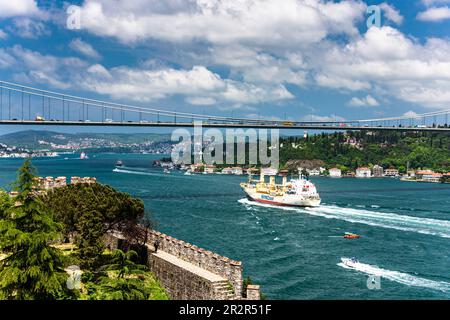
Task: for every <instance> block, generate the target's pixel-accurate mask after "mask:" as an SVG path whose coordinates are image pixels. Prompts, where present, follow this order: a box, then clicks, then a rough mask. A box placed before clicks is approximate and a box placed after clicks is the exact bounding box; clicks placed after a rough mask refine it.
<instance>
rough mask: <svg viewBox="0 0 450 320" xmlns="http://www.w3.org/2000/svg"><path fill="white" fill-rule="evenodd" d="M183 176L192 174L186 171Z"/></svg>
mask: <svg viewBox="0 0 450 320" xmlns="http://www.w3.org/2000/svg"><path fill="white" fill-rule="evenodd" d="M184 175H185V176H191V175H192V173H191V172H190V171H186V172H185V173H184Z"/></svg>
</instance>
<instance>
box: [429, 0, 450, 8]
mask: <svg viewBox="0 0 450 320" xmlns="http://www.w3.org/2000/svg"><path fill="white" fill-rule="evenodd" d="M422 3H423V4H424V5H425V6H427V7H428V6H432V5H435V4H445V3H450V0H422Z"/></svg>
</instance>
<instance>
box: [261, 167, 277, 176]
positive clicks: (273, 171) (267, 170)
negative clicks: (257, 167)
mask: <svg viewBox="0 0 450 320" xmlns="http://www.w3.org/2000/svg"><path fill="white" fill-rule="evenodd" d="M261 172H262V173H263V174H264V175H265V176H276V175H277V174H278V170H277V169H275V168H261Z"/></svg>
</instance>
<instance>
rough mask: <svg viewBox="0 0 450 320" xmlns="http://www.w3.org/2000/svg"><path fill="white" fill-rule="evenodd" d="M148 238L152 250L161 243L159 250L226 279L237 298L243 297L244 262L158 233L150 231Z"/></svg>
mask: <svg viewBox="0 0 450 320" xmlns="http://www.w3.org/2000/svg"><path fill="white" fill-rule="evenodd" d="M148 237H149V238H148V241H147V243H148V245H149V246H150V247H151V248H152V249H154V248H153V245H154V243H155V242H156V241H159V247H158V250H159V249H160V250H163V251H165V252H167V253H169V254H171V255H174V256H176V257H177V258H179V259H181V260H184V261H187V262H190V263H192V264H193V265H196V266H197V267H200V268H202V269H205V270H208V271H210V272H212V273H215V274H218V275H220V276H222V277H224V278H225V279H227V280H228V281H229V282H230V283H231V285H232V286H233V288H234V292H235V295H236V297H241V296H242V280H243V279H242V262H240V261H235V260H231V259H229V258H227V257H223V256H220V255H218V254H217V253H214V252H212V251H209V250H205V249H202V248H199V247H197V246H195V245H193V244H190V243H187V242H185V241H182V240H178V239H175V238H173V237H171V236H168V235H166V234H164V233H161V232H158V231H153V230H152V231H150V233H149V235H148Z"/></svg>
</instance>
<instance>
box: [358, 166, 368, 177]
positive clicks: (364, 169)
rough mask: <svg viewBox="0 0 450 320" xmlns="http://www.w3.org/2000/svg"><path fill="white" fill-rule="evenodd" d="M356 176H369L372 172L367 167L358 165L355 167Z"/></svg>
mask: <svg viewBox="0 0 450 320" xmlns="http://www.w3.org/2000/svg"><path fill="white" fill-rule="evenodd" d="M356 177H357V178H371V177H372V172H371V171H370V169H369V168H367V167H359V168H358V169H356Z"/></svg>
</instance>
